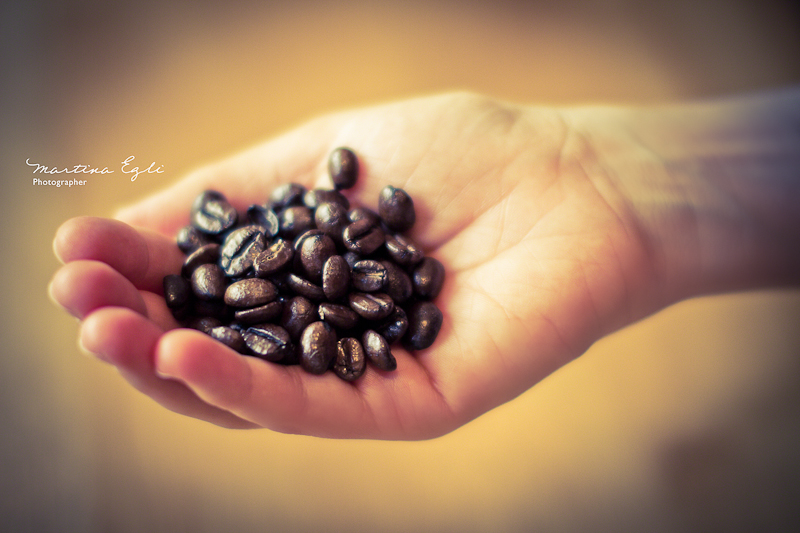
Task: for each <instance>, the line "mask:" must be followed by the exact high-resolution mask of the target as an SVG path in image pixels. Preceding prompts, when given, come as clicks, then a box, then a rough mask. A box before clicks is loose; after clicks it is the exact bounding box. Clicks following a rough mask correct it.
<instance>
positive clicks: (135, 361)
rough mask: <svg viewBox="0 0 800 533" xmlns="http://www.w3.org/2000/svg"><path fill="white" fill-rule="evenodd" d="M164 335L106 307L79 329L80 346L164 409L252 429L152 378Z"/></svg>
mask: <svg viewBox="0 0 800 533" xmlns="http://www.w3.org/2000/svg"><path fill="white" fill-rule="evenodd" d="M163 333H164V331H163V330H162V329H161V328H160V327H159V326H157V325H156V324H154V323H153V322H151V321H150V320H148V319H147V318H145V317H144V316H142V315H141V314H138V313H136V312H134V311H133V310H131V309H123V308H115V307H106V308H103V309H99V310H97V311H95V312H94V313H91V314H90V315H88V316H87V317H86V320H85V321H84V322H83V325H82V326H81V333H80V342H81V346H82V347H83V348H84V349H85V350H87V351H88V352H90V353H93V354H94V355H96V356H97V357H98V358H100V359H102V360H104V361H106V362H108V363H110V364H112V365H114V366H116V367H117V369H118V370H119V371H120V373H121V374H122V376H123V377H124V378H125V379H126V380H127V381H128V382H129V383H131V385H133V386H134V387H135V388H136V389H138V390H139V391H141V392H143V393H144V394H147V395H148V396H150V397H151V398H153V399H154V400H155V401H156V402H158V403H159V404H161V405H163V406H164V407H166V408H167V409H170V410H172V411H175V412H177V413H179V414H183V415H186V416H191V417H194V418H199V419H202V420H206V421H208V422H211V423H213V424H217V425H219V426H223V427H230V428H252V427H255V425H254V424H252V423H250V422H247V421H244V420H242V419H240V418H239V417H236V416H234V415H232V414H231V413H229V412H226V411H224V410H222V409H218V408H216V407H213V406H210V405H208V404H207V403H205V402H203V401H202V400H200V399H199V398H198V397H197V396H196V395H195V394H194V393H193V392H192V391H190V390H189V389H187V388H186V387H185V386H183V385H182V384H180V383H179V382H177V381H174V380H169V379H162V378H160V377H158V376H156V375H155V373H154V368H153V353H154V350H155V347H156V346H157V345H158V342H159V338H160V337H161V335H162V334H163Z"/></svg>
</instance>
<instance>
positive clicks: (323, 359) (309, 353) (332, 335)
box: [300, 321, 337, 374]
mask: <svg viewBox="0 0 800 533" xmlns="http://www.w3.org/2000/svg"><path fill="white" fill-rule="evenodd" d="M336 352H337V339H336V331H334V329H333V328H332V327H331V326H330V325H329V324H327V323H325V322H322V321H317V322H314V323H312V324H309V325H308V327H306V329H304V330H303V334H302V335H301V336H300V364H301V365H302V366H303V369H305V370H306V371H307V372H310V373H312V374H324V373H325V371H326V370H328V367H329V366H330V364H331V361H333V359H334V358H335V357H336Z"/></svg>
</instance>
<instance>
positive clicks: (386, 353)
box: [361, 329, 397, 372]
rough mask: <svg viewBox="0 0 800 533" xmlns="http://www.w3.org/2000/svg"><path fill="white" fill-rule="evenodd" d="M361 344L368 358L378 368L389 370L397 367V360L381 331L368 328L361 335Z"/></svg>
mask: <svg viewBox="0 0 800 533" xmlns="http://www.w3.org/2000/svg"><path fill="white" fill-rule="evenodd" d="M361 344H362V346H363V347H364V353H365V354H366V356H367V359H368V360H369V362H370V363H372V364H373V365H375V367H376V368H378V369H380V370H384V371H387V372H391V371H392V370H395V369H396V368H397V360H396V359H395V358H394V354H392V350H391V349H390V348H389V343H388V342H386V339H384V338H383V337H382V336H381V335H380V334H379V333H377V332H376V331H373V330H371V329H368V330H367V331H365V332H364V335H363V336H362V337H361Z"/></svg>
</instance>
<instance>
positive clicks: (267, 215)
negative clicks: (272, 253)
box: [247, 204, 281, 239]
mask: <svg viewBox="0 0 800 533" xmlns="http://www.w3.org/2000/svg"><path fill="white" fill-rule="evenodd" d="M247 223H248V224H252V225H256V226H261V227H262V228H264V229H263V231H264V236H265V237H266V238H267V239H271V238H273V237H275V236H276V235H277V234H278V232H279V231H280V229H281V224H280V221H279V220H278V215H277V214H275V211H273V210H272V209H271V208H269V207H267V206H264V205H255V204H254V205H251V206H250V207H248V208H247Z"/></svg>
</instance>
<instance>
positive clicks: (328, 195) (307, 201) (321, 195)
mask: <svg viewBox="0 0 800 533" xmlns="http://www.w3.org/2000/svg"><path fill="white" fill-rule="evenodd" d="M326 202H329V203H334V204H341V206H342V207H344V210H345V211H347V210H348V209H350V200H348V199H347V197H346V196H345V195H343V194H342V193H340V192H339V191H336V190H328V189H311V190H310V191H308V192H307V193H306V194H305V195H304V196H303V205H304V206H306V207H308V208H309V209H316V208H317V207H319V206H320V205H322V204H324V203H326Z"/></svg>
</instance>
